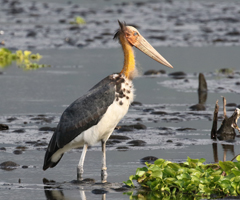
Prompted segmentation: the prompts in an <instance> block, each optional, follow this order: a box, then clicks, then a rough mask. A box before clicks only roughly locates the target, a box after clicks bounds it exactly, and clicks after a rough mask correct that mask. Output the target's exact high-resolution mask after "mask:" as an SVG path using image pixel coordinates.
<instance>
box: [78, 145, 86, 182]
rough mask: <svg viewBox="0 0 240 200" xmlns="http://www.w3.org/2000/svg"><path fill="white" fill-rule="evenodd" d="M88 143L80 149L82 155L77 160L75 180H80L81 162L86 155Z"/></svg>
mask: <svg viewBox="0 0 240 200" xmlns="http://www.w3.org/2000/svg"><path fill="white" fill-rule="evenodd" d="M87 148H88V145H87V144H84V146H83V150H82V155H81V158H80V160H79V163H78V166H77V180H82V175H83V164H84V160H85V156H86V152H87Z"/></svg>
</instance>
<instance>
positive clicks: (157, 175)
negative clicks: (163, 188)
mask: <svg viewBox="0 0 240 200" xmlns="http://www.w3.org/2000/svg"><path fill="white" fill-rule="evenodd" d="M151 176H152V177H153V178H162V176H163V173H162V171H161V170H155V171H154V172H153V173H152V174H151Z"/></svg>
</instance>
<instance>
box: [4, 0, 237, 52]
mask: <svg viewBox="0 0 240 200" xmlns="http://www.w3.org/2000/svg"><path fill="white" fill-rule="evenodd" d="M239 9H240V3H239V2H228V1H225V2H222V1H220V2H217V3H216V1H208V2H206V1H162V2H142V3H118V4H115V5H111V6H101V7H96V6H95V7H91V6H90V7H85V6H82V5H81V4H75V3H66V4H63V3H57V2H55V3H47V2H36V1H35V2H25V1H22V0H19V1H15V0H10V1H5V0H1V1H0V27H1V28H0V45H1V46H5V47H7V48H11V49H33V48H34V49H44V48H83V47H88V48H96V47H98V48H99V47H104V48H108V47H117V46H118V44H117V43H116V42H114V41H113V40H112V36H113V34H114V33H115V31H116V29H117V28H118V26H117V20H118V19H119V20H121V21H126V22H127V23H129V24H131V25H135V26H136V27H137V28H138V29H139V31H140V32H141V33H142V34H143V35H144V36H145V37H146V38H147V39H148V40H149V41H150V42H151V43H153V44H154V45H155V46H206V45H224V46H225V45H227V46H229V45H240V39H239V36H240V29H239V27H240V13H239ZM76 16H81V17H83V18H84V19H85V21H86V24H83V25H73V24H70V22H71V21H74V18H75V17H76ZM146 22H147V23H146Z"/></svg>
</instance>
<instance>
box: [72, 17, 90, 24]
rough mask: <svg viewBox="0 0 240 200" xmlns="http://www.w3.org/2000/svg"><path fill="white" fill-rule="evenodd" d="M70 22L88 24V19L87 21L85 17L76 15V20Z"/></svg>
mask: <svg viewBox="0 0 240 200" xmlns="http://www.w3.org/2000/svg"><path fill="white" fill-rule="evenodd" d="M69 23H70V24H77V25H81V24H86V21H85V19H83V18H82V17H80V16H76V17H75V18H74V21H71V22H69Z"/></svg>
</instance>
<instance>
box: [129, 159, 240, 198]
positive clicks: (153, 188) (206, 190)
mask: <svg viewBox="0 0 240 200" xmlns="http://www.w3.org/2000/svg"><path fill="white" fill-rule="evenodd" d="M236 159H237V162H232V161H225V162H223V161H219V163H215V164H204V162H205V159H203V158H201V159H191V158H189V157H188V158H187V161H186V162H184V163H173V162H170V161H167V160H164V159H158V160H156V161H155V162H154V164H150V163H147V162H146V163H145V164H146V167H142V168H137V170H136V174H135V175H131V176H130V177H129V180H127V181H126V182H124V183H125V184H126V185H128V186H130V187H134V183H133V180H136V181H137V182H138V184H139V185H140V186H141V190H140V192H138V194H137V195H135V196H134V195H133V193H129V195H130V199H157V198H158V197H168V198H166V199H170V198H171V199H179V198H176V197H177V196H179V195H180V196H181V195H186V194H187V195H188V196H189V195H190V196H192V197H202V196H204V197H210V195H217V196H226V195H232V196H237V195H240V156H237V158H236ZM144 194H145V195H146V194H147V195H146V196H148V197H147V198H145V197H144ZM141 196H143V197H144V198H140V197H141ZM150 197H151V198H150ZM184 199H188V198H187V197H186V198H184Z"/></svg>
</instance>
